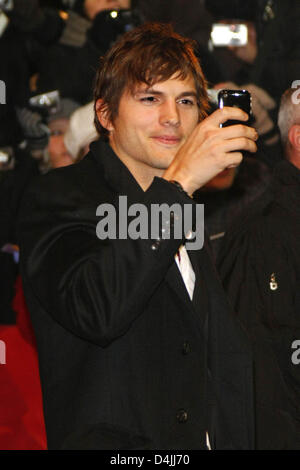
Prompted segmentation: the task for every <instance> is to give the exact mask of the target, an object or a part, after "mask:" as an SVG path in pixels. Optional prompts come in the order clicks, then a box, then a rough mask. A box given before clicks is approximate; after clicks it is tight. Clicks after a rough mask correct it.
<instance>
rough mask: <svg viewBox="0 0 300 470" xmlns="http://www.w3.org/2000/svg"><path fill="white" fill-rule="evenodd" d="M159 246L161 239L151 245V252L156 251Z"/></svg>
mask: <svg viewBox="0 0 300 470" xmlns="http://www.w3.org/2000/svg"><path fill="white" fill-rule="evenodd" d="M159 245H160V239H159V240H156V241H155V242H154V243H153V244H152V245H151V250H154V251H156V250H157V248H158V247H159Z"/></svg>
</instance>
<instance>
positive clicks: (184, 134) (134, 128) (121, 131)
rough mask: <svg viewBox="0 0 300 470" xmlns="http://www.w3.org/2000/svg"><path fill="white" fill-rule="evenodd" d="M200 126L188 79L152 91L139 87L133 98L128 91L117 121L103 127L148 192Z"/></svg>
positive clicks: (156, 86) (172, 80) (193, 90)
mask: <svg viewBox="0 0 300 470" xmlns="http://www.w3.org/2000/svg"><path fill="white" fill-rule="evenodd" d="M98 117H99V119H100V121H101V114H98ZM198 122H199V110H198V106H197V98H196V87H195V82H194V79H193V77H192V76H189V77H188V78H186V79H185V80H180V79H178V78H174V77H171V78H170V79H169V80H166V81H164V82H160V83H156V84H154V85H153V86H151V87H148V86H147V85H146V84H139V85H137V87H136V89H135V91H134V93H133V94H131V93H130V92H128V91H127V90H125V92H124V93H123V95H122V97H121V100H120V103H119V110H118V115H117V117H116V118H115V119H114V122H106V123H104V124H105V125H104V127H106V128H107V129H108V130H109V131H110V136H109V142H110V145H111V147H112V148H113V150H114V151H115V153H116V154H117V155H118V157H119V158H120V159H121V160H122V161H123V162H124V163H125V165H126V166H127V167H128V168H129V170H130V171H131V173H132V174H133V176H134V177H135V178H136V179H137V181H138V182H139V183H140V184H141V186H142V187H145V188H146V187H147V186H148V185H149V184H150V183H151V181H152V179H153V177H154V176H161V175H162V173H163V172H164V170H165V169H166V168H168V166H169V165H170V163H171V162H172V160H173V158H174V156H175V155H176V153H177V151H178V150H179V148H180V147H181V146H182V145H183V144H184V142H185V141H186V140H187V138H188V137H189V136H190V134H191V133H192V131H193V130H194V128H195V127H196V125H197V124H198ZM102 123H103V121H102ZM102 125H103V124H102Z"/></svg>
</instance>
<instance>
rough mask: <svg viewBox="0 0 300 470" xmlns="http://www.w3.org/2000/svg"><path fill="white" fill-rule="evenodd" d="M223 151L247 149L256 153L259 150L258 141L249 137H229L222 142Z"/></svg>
mask: <svg viewBox="0 0 300 470" xmlns="http://www.w3.org/2000/svg"><path fill="white" fill-rule="evenodd" d="M220 147H222V150H223V152H225V153H227V152H234V151H236V150H245V151H246V152H251V153H255V152H256V151H257V146H256V143H255V142H254V141H253V140H251V139H248V138H247V137H238V138H235V139H227V140H225V141H223V142H221V143H220Z"/></svg>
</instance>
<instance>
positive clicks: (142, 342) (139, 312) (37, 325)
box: [20, 24, 257, 449]
mask: <svg viewBox="0 0 300 470" xmlns="http://www.w3.org/2000/svg"><path fill="white" fill-rule="evenodd" d="M207 109H208V104H207V95H206V85H205V79H204V77H203V74H202V71H201V68H200V66H199V63H198V61H197V59H196V57H195V55H194V53H193V48H192V45H191V43H190V41H189V40H187V39H185V38H182V37H181V36H179V35H177V34H175V33H174V31H173V30H172V28H171V27H170V26H168V25H160V24H148V25H144V26H141V27H139V28H137V29H135V30H132V31H130V32H128V33H126V34H125V35H124V36H123V37H122V38H121V39H120V40H119V41H118V42H117V43H116V44H115V45H114V46H113V47H112V49H111V50H110V51H109V52H108V53H107V54H106V55H105V57H104V58H103V59H102V60H101V63H100V65H99V70H98V73H97V77H96V85H95V123H96V127H97V129H98V131H99V133H100V135H101V137H102V139H100V141H97V142H94V143H93V144H92V145H91V147H90V152H89V154H88V155H87V156H86V157H85V158H84V159H83V160H82V161H81V162H80V163H78V164H77V165H72V166H70V167H68V168H61V169H58V170H54V171H53V172H52V173H50V174H48V175H46V176H44V177H42V178H41V179H40V180H39V181H38V182H37V183H36V185H35V186H33V187H32V188H30V190H29V192H28V194H27V198H26V201H25V204H24V207H23V213H22V220H21V226H20V227H21V232H20V238H21V252H22V270H23V280H24V288H25V293H26V298H27V302H28V305H29V310H30V312H31V317H32V321H33V325H34V329H35V333H36V338H37V345H38V352H39V360H40V372H41V381H42V388H43V397H44V411H45V422H46V429H47V437H48V446H49V448H52V449H53V448H65V449H206V448H207V447H208V446H211V447H212V448H220V449H225V448H232V449H234V448H240V449H242V448H251V446H252V444H253V434H252V399H251V384H252V382H251V356H250V355H249V351H248V347H247V344H246V340H245V338H244V336H243V334H242V332H241V331H240V329H239V326H238V325H237V324H236V323H235V321H234V319H233V318H232V316H231V315H230V312H229V309H228V305H227V301H226V297H225V295H224V293H223V291H222V288H221V286H220V284H219V282H218V279H217V277H216V275H215V272H214V268H213V266H212V263H211V260H210V256H209V254H208V252H207V249H206V248H203V249H202V250H200V249H197V250H195V249H193V248H188V245H187V243H186V241H187V239H188V240H190V237H191V235H192V230H193V226H192V222H189V223H188V222H187V221H186V220H185V222H187V223H186V224H185V230H184V232H182V234H181V236H180V238H178V236H177V237H176V236H175V235H174V233H173V232H175V224H176V221H177V220H178V218H179V217H180V213H181V210H183V209H184V208H185V207H186V206H189V207H191V209H192V210H193V209H195V202H194V201H193V200H192V198H191V195H192V194H193V192H194V191H195V190H196V189H197V188H199V187H200V186H202V185H204V184H205V183H206V182H207V181H208V180H209V179H211V178H212V177H213V176H215V175H216V174H217V173H219V172H221V171H223V170H224V168H227V167H229V166H235V165H238V164H239V163H240V161H241V159H242V154H241V150H248V151H251V152H255V151H256V144H255V140H256V139H257V134H256V131H255V130H254V129H252V128H250V127H248V126H246V125H243V124H240V125H235V126H231V127H227V128H220V123H223V122H225V121H226V120H227V119H236V120H240V121H246V120H247V118H248V116H247V114H246V113H244V112H243V111H241V110H239V109H236V108H224V109H223V110H218V111H216V112H215V113H213V114H212V115H210V116H209V117H206V114H207ZM121 197H123V198H124V197H126V198H127V199H126V200H127V205H128V207H129V210H131V216H132V213H133V212H132V211H133V209H134V208H136V207H137V204H139V207H141V206H142V207H143V208H145V209H146V210H147V211H148V212H147V213H148V214H149V213H151V209H152V208H153V206H154V205H161V204H165V205H166V206H167V207H169V208H172V210H171V212H170V217H169V219H168V218H164V217H163V220H162V221H161V224H160V231H159V233H158V234H157V235H155V236H153V235H152V233H151V234H150V235H149V237H145V236H143V235H141V236H139V237H132V236H129V235H128V234H129V226H128V225H126V226H125V227H124V223H125V224H126V222H124V217H125V221H126V214H124V211H123V210H122V209H121V206H120V205H119V206H118V200H119V201H120V198H121ZM112 206H113V207H114V208H115V210H116V212H117V218H116V220H115V223H113V224H112V225H113V226H111V225H110V227H109V229H110V230H108V233H107V234H106V235H108V236H107V237H102V235H103V233H100V232H101V230H99V223H98V222H99V218H98V216H99V215H100V212H101V215H102V216H103V215H105V214H104V212H105V211H104V212H103V207H106V208H107V207H109V208H111V207H112ZM97 208H98V209H97ZM99 208H100V209H99ZM128 212H129V211H128ZM128 220H131V221H132V217H131V218H130V214H128ZM102 222H103V220H102ZM102 222H101V223H102ZM143 222H144V223H146V221H145V220H144V221H143ZM196 222H197V221H196ZM101 223H100V226H101ZM108 225H109V222H108ZM197 227H198V228H199V225H197V224H196V231H197ZM102 228H103V225H102ZM124 228H125V229H126V233H127V228H128V234H127V235H125V236H124V235H120V233H123V234H124ZM173 229H174V230H173ZM96 232H97V233H96ZM141 232H142V229H141ZM97 234H98V237H97ZM115 234H116V235H115ZM167 234H168V235H169V236H166V235H167ZM196 235H197V234H196ZM191 243H192V242H191ZM185 245H186V248H185ZM174 258H175V259H174Z"/></svg>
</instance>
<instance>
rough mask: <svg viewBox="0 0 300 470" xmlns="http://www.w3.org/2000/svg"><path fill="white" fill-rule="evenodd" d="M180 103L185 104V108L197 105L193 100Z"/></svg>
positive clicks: (183, 100) (185, 99)
mask: <svg viewBox="0 0 300 470" xmlns="http://www.w3.org/2000/svg"><path fill="white" fill-rule="evenodd" d="M179 103H181V104H184V105H185V106H193V105H194V104H195V103H194V101H193V100H190V99H187V98H184V99H182V100H180V101H179Z"/></svg>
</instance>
